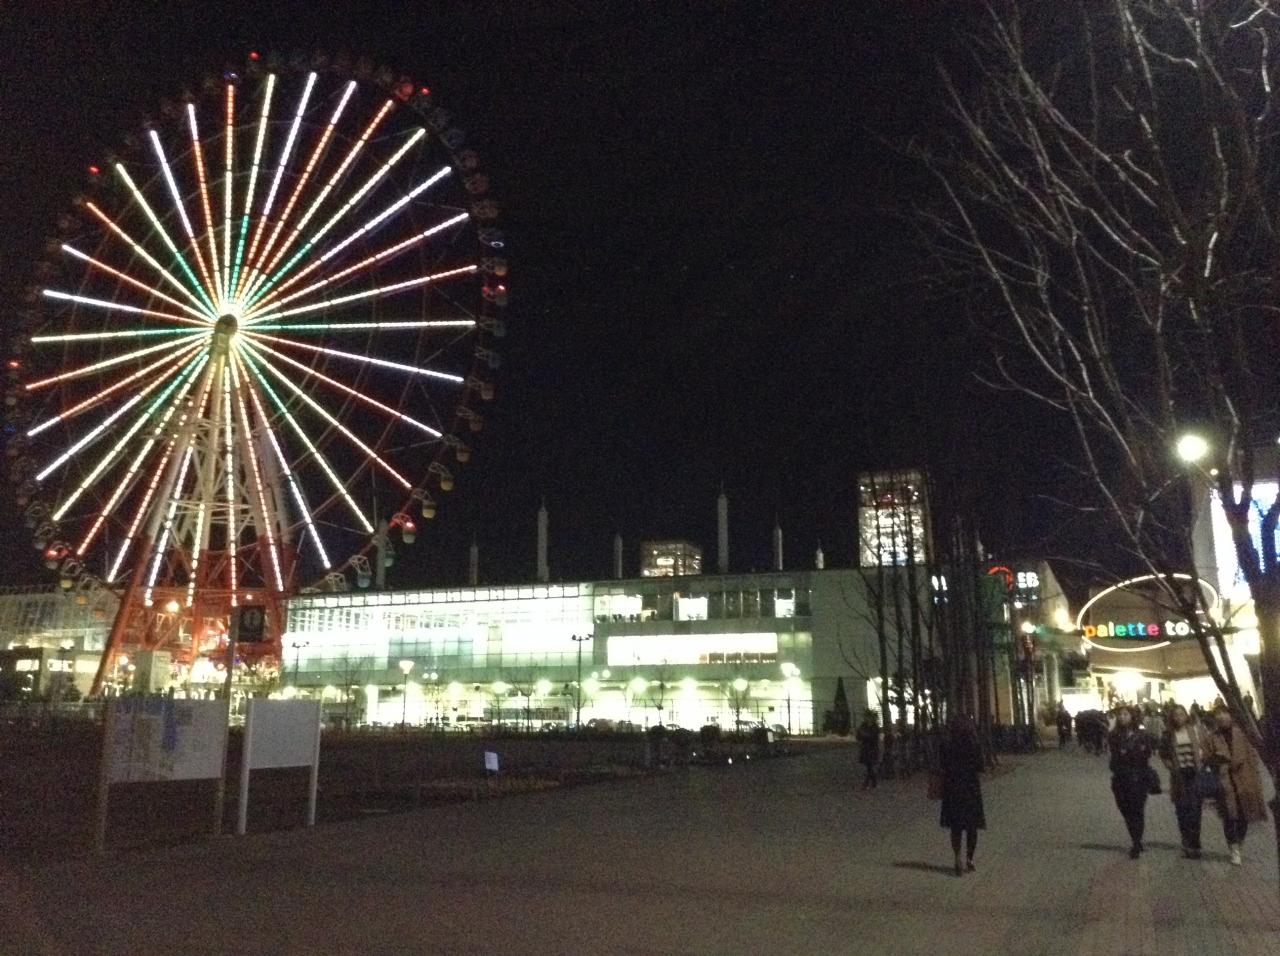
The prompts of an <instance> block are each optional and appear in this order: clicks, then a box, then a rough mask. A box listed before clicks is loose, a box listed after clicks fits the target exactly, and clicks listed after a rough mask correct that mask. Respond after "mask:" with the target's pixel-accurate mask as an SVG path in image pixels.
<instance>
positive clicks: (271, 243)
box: [242, 80, 356, 292]
mask: <svg viewBox="0 0 1280 956" xmlns="http://www.w3.org/2000/svg"><path fill="white" fill-rule="evenodd" d="M355 89H356V83H355V80H350V81H349V82H348V83H347V85H346V88H345V89H344V90H343V93H342V97H341V99H339V100H338V106H337V108H336V109H335V110H334V111H333V114H332V115H331V116H330V117H329V122H328V124H327V125H326V126H325V128H324V131H323V132H322V133H321V134H320V139H319V141H318V142H317V143H316V145H315V148H314V149H313V150H312V151H311V158H310V159H308V160H307V165H306V166H304V167H303V169H302V175H300V176H299V177H298V182H297V183H296V184H295V185H294V187H293V192H292V193H290V195H289V201H288V202H286V203H285V205H284V209H283V211H282V212H281V213H280V218H279V219H278V220H277V221H276V225H275V228H274V229H272V230H271V235H270V236H269V237H268V238H267V244H266V245H265V246H263V247H262V258H261V262H255V263H254V265H253V269H252V271H251V272H250V273H249V279H248V281H247V282H246V283H245V284H244V289H243V290H242V291H244V292H247V291H248V290H250V289H252V288H253V286H254V283H256V282H257V281H258V278H259V277H260V276H261V274H262V273H261V272H260V271H259V268H258V267H259V265H260V264H261V263H264V262H266V261H267V257H268V256H269V255H271V250H272V249H274V248H275V245H276V240H277V239H278V238H280V231H281V230H282V229H284V225H285V223H286V222H288V221H289V214H290V213H292V212H293V207H294V204H296V203H297V201H298V197H299V196H300V195H301V194H302V190H303V188H304V187H305V186H306V185H307V182H308V181H309V180H310V179H311V173H312V171H313V170H314V169H315V167H316V163H317V162H319V160H320V157H321V156H323V155H324V148H325V146H327V145H328V143H329V139H330V138H331V137H332V136H333V131H334V129H335V128H337V125H338V120H339V119H340V118H341V116H342V111H343V110H344V109H346V106H347V101H348V100H350V99H351V94H352V93H354V92H355ZM281 168H282V169H283V165H282V167H281ZM278 175H279V174H278V173H277V176H278ZM265 218H266V213H263V219H264V220H265ZM252 258H253V256H252V254H251V255H250V259H252Z"/></svg>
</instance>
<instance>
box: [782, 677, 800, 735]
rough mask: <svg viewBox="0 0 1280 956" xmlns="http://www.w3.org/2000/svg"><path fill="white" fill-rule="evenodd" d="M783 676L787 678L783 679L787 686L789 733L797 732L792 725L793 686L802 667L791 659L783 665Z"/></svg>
mask: <svg viewBox="0 0 1280 956" xmlns="http://www.w3.org/2000/svg"><path fill="white" fill-rule="evenodd" d="M782 676H783V677H785V678H786V680H784V681H783V683H784V684H786V686H787V733H789V734H792V733H795V730H794V729H792V726H791V686H792V684H794V683H795V680H796V678H797V677H799V676H800V668H798V667H796V665H795V664H792V663H791V662H790V661H786V662H785V663H783V665H782Z"/></svg>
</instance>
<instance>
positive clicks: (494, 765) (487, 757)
mask: <svg viewBox="0 0 1280 956" xmlns="http://www.w3.org/2000/svg"><path fill="white" fill-rule="evenodd" d="M484 769H485V770H487V771H488V772H489V773H497V772H498V755H497V754H496V753H494V752H493V751H492V750H486V751H485V752H484Z"/></svg>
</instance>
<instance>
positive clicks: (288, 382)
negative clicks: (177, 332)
mask: <svg viewBox="0 0 1280 956" xmlns="http://www.w3.org/2000/svg"><path fill="white" fill-rule="evenodd" d="M241 354H244V352H243V350H242V351H241ZM257 359H258V364H259V365H260V366H261V367H263V368H265V369H266V370H267V371H268V372H270V373H271V374H272V375H274V376H275V377H276V378H278V379H279V380H280V381H281V382H283V383H284V384H285V386H286V387H287V388H288V389H289V391H291V392H293V394H295V395H297V396H298V397H299V398H300V399H302V401H303V403H304V404H305V405H307V406H308V407H309V408H310V409H311V410H312V411H314V412H315V413H316V414H317V415H319V416H320V417H321V418H323V419H324V420H325V421H326V422H328V423H329V424H330V425H332V426H333V427H334V428H336V429H337V430H338V431H339V432H340V433H341V434H343V435H345V436H346V438H347V440H348V441H349V442H351V443H352V444H353V445H355V446H356V447H357V448H359V449H360V450H361V451H362V452H364V453H365V454H366V455H367V456H368V457H369V459H370V460H371V461H373V462H376V463H377V464H378V465H379V466H381V468H382V470H383V471H385V472H386V473H387V474H388V475H390V476H391V477H392V478H394V479H395V480H396V481H398V482H399V483H400V484H401V485H403V486H404V487H405V489H406V490H407V489H409V488H412V487H413V484H412V482H410V481H409V479H408V478H406V477H405V476H404V475H402V474H400V472H398V471H396V469H395V466H394V465H392V464H391V463H390V462H388V461H387V460H386V459H384V458H383V457H382V456H381V455H379V454H378V453H377V452H376V451H374V450H373V449H372V448H370V447H369V446H368V445H367V444H365V442H364V441H362V440H361V439H360V438H359V437H357V436H356V434H355V433H354V432H352V431H351V429H349V428H347V426H346V425H344V424H342V422H340V421H338V420H337V419H336V418H334V417H333V415H331V414H330V413H329V411H328V410H327V409H326V408H325V407H324V406H323V405H321V404H320V403H319V402H317V401H316V400H315V399H313V398H312V397H311V396H310V395H308V394H307V393H306V391H305V390H304V389H302V388H299V387H298V385H297V384H296V383H295V382H294V381H293V379H291V378H289V376H287V375H285V374H284V373H283V372H281V371H280V370H279V369H278V368H276V367H275V366H274V365H272V364H271V363H270V362H268V361H267V360H266V359H265V358H263V357H262V356H261V355H258V356H257Z"/></svg>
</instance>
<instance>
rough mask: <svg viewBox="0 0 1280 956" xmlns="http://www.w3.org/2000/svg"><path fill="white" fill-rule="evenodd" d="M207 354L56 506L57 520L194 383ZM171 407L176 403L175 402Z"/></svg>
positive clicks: (173, 382)
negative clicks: (177, 391) (175, 394)
mask: <svg viewBox="0 0 1280 956" xmlns="http://www.w3.org/2000/svg"><path fill="white" fill-rule="evenodd" d="M205 358H206V357H205V356H197V357H195V358H193V359H192V360H191V364H190V366H189V367H188V368H186V369H184V370H183V371H182V372H181V373H180V374H179V376H178V377H177V378H175V379H173V381H171V382H170V383H169V385H168V387H167V388H165V390H164V391H163V392H161V393H160V395H158V396H157V397H156V399H155V401H153V402H152V403H151V404H150V405H149V406H148V407H147V408H146V409H145V410H144V411H143V413H142V414H141V415H139V416H138V417H137V419H135V420H134V422H133V424H132V425H131V426H129V430H128V431H126V432H125V433H124V435H122V436H121V437H120V438H119V439H117V440H116V443H115V444H114V445H113V446H112V447H111V448H109V449H108V450H107V453H106V454H105V455H103V456H102V457H101V458H100V459H98V463H97V464H96V465H94V467H93V468H92V469H91V470H90V472H89V474H88V475H86V476H85V478H84V479H83V480H82V481H81V482H80V484H79V485H77V486H76V488H75V490H74V491H73V492H72V493H71V494H70V495H69V496H68V497H67V499H66V500H65V501H64V502H63V503H62V504H61V505H59V506H58V507H57V508H56V509H55V510H54V512H53V514H52V515H51V517H52V519H53V520H54V521H61V520H62V518H63V516H64V515H66V513H67V512H68V511H69V510H71V507H72V506H73V505H74V504H75V503H76V501H77V500H78V499H79V498H80V496H81V495H82V494H84V493H85V491H87V490H88V489H89V488H90V487H91V486H92V485H93V484H94V483H95V482H96V481H97V480H98V478H99V477H100V476H101V475H102V473H103V472H104V471H106V470H107V469H108V468H110V467H111V466H112V465H113V464H114V463H115V462H116V461H117V460H119V458H120V456H121V455H123V454H124V452H125V450H126V449H127V448H128V445H129V442H130V441H132V440H133V437H134V436H135V435H137V434H138V432H140V431H142V429H143V427H144V426H145V425H146V424H147V422H149V421H151V420H152V419H153V418H154V417H155V414H156V412H158V411H160V410H161V409H162V408H164V407H165V403H166V402H168V401H169V396H170V395H172V394H173V392H174V390H175V389H177V388H178V386H180V385H182V384H183V382H186V383H187V384H188V387H189V385H190V383H191V382H192V381H193V380H194V378H195V376H196V375H198V374H199V372H200V369H201V368H202V367H203V366H204V362H205ZM186 391H187V389H186V388H183V390H182V392H181V393H180V394H179V398H178V399H177V401H181V398H182V395H185V394H186ZM144 394H145V393H139V395H138V396H137V397H139V398H141V397H143V396H144ZM169 407H172V405H170V406H169ZM121 411H125V409H123V408H122V409H121Z"/></svg>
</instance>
